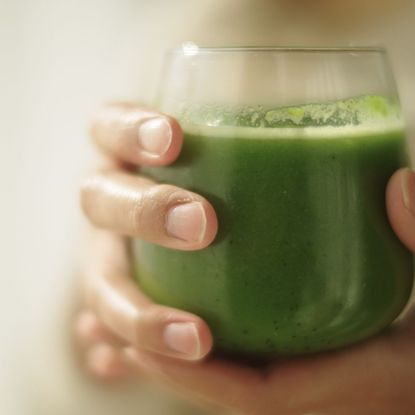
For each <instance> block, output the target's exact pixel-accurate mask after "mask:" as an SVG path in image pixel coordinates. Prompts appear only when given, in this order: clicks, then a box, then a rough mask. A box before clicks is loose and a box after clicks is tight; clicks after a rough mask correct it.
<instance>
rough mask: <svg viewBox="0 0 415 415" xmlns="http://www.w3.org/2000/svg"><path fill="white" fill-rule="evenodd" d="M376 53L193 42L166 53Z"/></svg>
mask: <svg viewBox="0 0 415 415" xmlns="http://www.w3.org/2000/svg"><path fill="white" fill-rule="evenodd" d="M272 52H274V53H309V54H312V53H324V54H326V53H327V54H330V53H377V54H386V52H387V51H386V48H385V47H383V46H336V47H330V46H329V47H325V46H307V47H304V46H220V47H214V46H198V45H196V44H195V43H193V42H186V43H183V44H182V45H181V46H179V47H176V48H172V49H170V50H168V51H167V53H169V54H179V55H184V56H195V55H200V54H203V55H204V54H222V53H272Z"/></svg>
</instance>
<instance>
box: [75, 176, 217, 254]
mask: <svg viewBox="0 0 415 415" xmlns="http://www.w3.org/2000/svg"><path fill="white" fill-rule="evenodd" d="M81 203H82V207H83V209H84V211H85V213H86V215H87V216H88V218H89V219H90V220H91V222H92V223H94V224H95V225H96V226H99V227H103V228H106V229H111V230H113V231H115V232H117V233H121V234H124V235H129V236H135V237H139V238H142V239H145V240H147V241H150V242H153V243H156V244H158V245H162V246H165V247H168V248H174V249H181V250H195V249H202V248H204V247H206V246H207V245H209V244H210V243H211V242H212V241H213V239H214V238H215V236H216V232H217V228H218V224H217V218H216V214H215V211H214V209H213V207H212V205H211V204H210V203H209V202H208V201H207V200H206V199H205V198H204V197H202V196H199V195H198V194H196V193H192V192H189V191H187V190H183V189H180V188H178V187H175V186H171V185H166V184H155V183H154V182H152V181H151V180H149V179H145V178H142V177H136V176H134V175H129V174H126V173H122V172H118V171H107V172H103V173H101V174H97V175H95V176H93V177H91V178H89V179H88V180H87V181H86V182H85V183H84V185H83V187H82V190H81Z"/></svg>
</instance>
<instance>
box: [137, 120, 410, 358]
mask: <svg viewBox="0 0 415 415" xmlns="http://www.w3.org/2000/svg"><path fill="white" fill-rule="evenodd" d="M290 119H291V120H292V114H291V118H290ZM307 122H308V123H309V121H307ZM285 124H287V123H285ZM340 124H341V123H340ZM290 127H291V125H290V124H288V127H287V126H286V125H285V127H284V128H278V127H275V128H268V127H261V126H259V127H257V128H254V127H244V126H239V127H238V128H226V127H223V128H222V127H219V128H216V127H211V128H200V129H199V130H197V132H193V133H192V131H191V130H190V129H189V131H188V132H187V133H186V134H185V143H184V147H183V151H182V154H181V156H180V158H179V159H178V161H177V162H176V163H174V165H172V166H171V167H167V168H147V169H145V170H144V171H145V174H147V175H149V176H151V177H153V178H154V179H156V180H157V181H160V182H167V183H172V184H175V185H178V186H181V187H184V188H187V189H189V190H192V191H194V192H197V193H200V194H201V195H203V196H205V197H206V198H208V199H209V200H210V201H211V203H212V205H213V206H214V208H215V210H216V212H217V216H218V220H219V233H218V236H217V238H216V240H215V241H214V243H213V244H212V245H211V246H209V247H208V248H206V249H204V250H201V251H196V252H181V251H177V250H172V249H166V248H162V247H159V246H155V245H152V244H150V243H146V242H144V241H140V240H135V241H134V242H133V254H134V258H135V261H136V267H135V268H136V278H137V280H138V282H139V284H140V287H141V288H142V290H143V291H144V292H146V293H147V294H149V295H150V296H151V297H152V298H153V299H154V300H155V301H157V302H159V303H162V304H167V305H170V306H173V307H177V308H180V309H184V310H188V311H191V312H194V313H196V314H197V315H199V316H201V317H202V318H204V319H205V321H206V322H207V323H208V324H209V326H210V328H211V329H212V332H213V335H214V344H215V348H216V350H218V351H221V352H225V353H232V354H242V355H244V354H246V355H251V356H252V355H254V356H262V355H292V354H301V353H309V352H316V351H322V350H329V349H334V348H338V347H341V346H344V345H347V344H351V343H354V342H357V341H359V340H362V339H365V338H368V337H370V336H371V335H373V334H375V333H377V332H379V331H381V330H382V329H384V328H385V327H386V326H388V325H389V324H390V323H391V322H392V321H393V320H394V319H395V318H396V317H397V316H398V314H399V313H400V312H401V311H402V309H403V308H404V306H405V305H406V303H407V301H408V298H409V295H410V292H411V288H412V280H413V270H412V256H411V254H410V253H409V252H408V251H407V250H406V249H405V248H404V246H403V245H402V244H401V243H400V242H399V240H398V239H397V237H396V236H395V235H394V233H393V231H392V229H391V227H390V225H389V223H388V219H387V214H386V209H385V187H386V184H387V181H388V179H389V178H390V176H391V175H392V174H393V172H394V171H395V170H396V169H398V168H399V167H401V166H404V165H406V164H407V156H406V152H405V149H406V146H405V135H404V132H403V129H402V128H401V127H400V126H396V125H395V126H390V128H386V127H385V126H384V125H379V127H377V126H376V124H374V125H373V126H371V127H370V128H367V127H364V126H360V125H350V126H347V125H327V126H324V125H323V126H309V127H304V128H290Z"/></svg>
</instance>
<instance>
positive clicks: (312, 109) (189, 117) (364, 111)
mask: <svg viewBox="0 0 415 415" xmlns="http://www.w3.org/2000/svg"><path fill="white" fill-rule="evenodd" d="M179 118H180V120H181V121H183V122H184V123H187V124H191V125H201V126H210V127H216V126H228V127H229V126H234V127H254V128H258V127H261V128H304V127H323V126H331V127H343V126H355V125H365V124H374V123H377V122H379V121H384V120H390V121H395V120H400V119H401V115H400V107H399V104H398V103H397V102H396V101H395V100H390V99H388V98H386V97H383V96H379V95H364V96H360V97H353V98H348V99H345V100H341V101H333V102H328V103H318V104H317V103H310V104H304V105H299V106H289V107H280V108H270V107H264V106H262V105H256V106H237V105H236V106H226V105H217V104H214V105H213V104H200V105H191V106H188V107H185V108H184V110H183V113H182V115H181V116H180V117H179Z"/></svg>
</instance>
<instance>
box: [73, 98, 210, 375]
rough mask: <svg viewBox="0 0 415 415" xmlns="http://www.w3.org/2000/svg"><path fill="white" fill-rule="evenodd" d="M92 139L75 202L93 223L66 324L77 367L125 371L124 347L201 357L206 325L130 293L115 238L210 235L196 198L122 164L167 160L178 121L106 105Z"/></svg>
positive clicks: (199, 244)
mask: <svg viewBox="0 0 415 415" xmlns="http://www.w3.org/2000/svg"><path fill="white" fill-rule="evenodd" d="M92 137H93V139H94V141H95V143H96V144H97V145H98V147H99V148H100V150H101V151H102V152H103V153H104V154H106V155H107V156H109V159H108V160H107V162H106V168H105V169H103V170H101V171H100V172H98V173H96V174H94V175H93V176H91V177H90V178H88V179H87V180H86V181H85V183H84V185H83V188H82V192H81V201H82V206H83V209H84V211H85V213H86V215H87V217H88V218H89V219H90V221H91V222H92V224H93V225H95V227H96V228H94V229H92V230H91V235H90V241H89V250H88V253H87V261H86V267H85V272H84V274H85V275H84V285H83V288H84V290H83V291H84V300H85V304H84V309H83V310H81V311H80V313H79V315H78V317H77V319H76V323H75V325H76V331H77V334H78V339H79V341H80V343H81V345H82V347H83V349H84V355H85V360H86V365H87V367H88V368H89V369H90V370H91V371H92V372H93V373H94V374H95V375H97V376H98V377H100V378H102V379H112V378H119V377H125V376H126V375H127V374H128V373H129V371H128V366H127V365H126V364H125V363H124V361H123V353H122V350H123V349H124V348H125V347H126V346H134V347H135V348H137V349H138V350H143V351H144V350H145V351H147V352H153V353H157V354H159V355H164V356H170V357H175V358H177V359H180V360H200V359H203V358H204V357H205V356H206V355H207V354H208V353H209V351H210V349H211V347H212V337H211V334H210V331H209V328H208V327H207V325H206V324H205V323H204V322H203V321H202V320H201V319H200V318H199V317H197V316H195V315H193V314H191V313H187V312H184V311H181V310H175V309H172V308H169V307H164V306H161V305H156V304H154V303H152V301H150V299H149V298H147V297H146V296H145V295H143V294H142V293H141V292H140V291H139V289H138V288H137V285H136V284H135V283H134V282H133V281H132V278H130V277H131V275H130V270H129V260H128V257H127V247H126V241H125V240H124V239H123V238H122V236H119V235H128V236H135V237H140V238H142V239H146V240H148V241H151V242H153V243H157V244H159V245H163V246H166V247H169V248H175V249H182V250H195V249H201V248H204V247H206V246H207V245H208V244H209V243H210V242H212V240H213V239H214V237H215V235H216V231H217V220H216V215H215V212H214V210H213V208H212V206H211V205H210V203H209V202H208V201H207V200H206V199H204V198H203V197H201V196H199V195H197V194H195V193H192V192H189V191H187V190H184V189H180V188H178V187H175V186H170V185H167V184H157V183H154V182H153V181H151V180H149V179H147V178H144V177H141V176H138V175H137V174H136V173H135V171H134V170H132V171H128V166H130V169H137V165H142V166H160V165H166V164H169V163H171V162H173V161H174V160H175V159H176V157H177V156H178V155H179V152H180V149H181V145H182V140H183V137H182V131H181V129H180V126H179V125H178V123H177V122H176V121H175V120H174V119H172V118H170V117H167V116H165V115H163V114H158V113H155V112H152V111H149V110H145V109H141V108H138V107H135V106H133V105H130V104H121V105H111V106H108V107H106V108H104V109H103V110H102V111H101V112H100V113H99V114H98V115H97V117H96V118H95V119H94V122H93V125H92ZM127 163H128V164H127ZM97 227H99V228H101V229H98V228H97ZM110 231H111V232H110Z"/></svg>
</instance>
